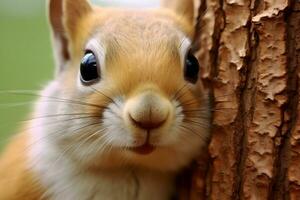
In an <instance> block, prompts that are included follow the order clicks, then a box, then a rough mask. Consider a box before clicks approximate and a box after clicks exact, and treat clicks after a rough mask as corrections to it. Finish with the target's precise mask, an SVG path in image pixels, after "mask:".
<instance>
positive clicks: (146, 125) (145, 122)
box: [129, 114, 166, 130]
mask: <svg viewBox="0 0 300 200" xmlns="http://www.w3.org/2000/svg"><path fill="white" fill-rule="evenodd" d="M129 116H130V119H131V121H132V122H133V124H135V125H136V126H138V127H140V128H142V129H146V130H151V129H156V128H159V127H160V126H162V125H163V124H164V123H165V121H166V119H153V118H149V119H137V120H136V119H134V117H132V116H131V115H130V114H129Z"/></svg>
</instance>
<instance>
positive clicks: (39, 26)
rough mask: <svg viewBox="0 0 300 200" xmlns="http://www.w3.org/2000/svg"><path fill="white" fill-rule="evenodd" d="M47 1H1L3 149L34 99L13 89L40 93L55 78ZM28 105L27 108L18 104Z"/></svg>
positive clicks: (114, 0)
mask: <svg viewBox="0 0 300 200" xmlns="http://www.w3.org/2000/svg"><path fill="white" fill-rule="evenodd" d="M46 2H47V1H46V0H26V1H24V0H0V149H1V148H3V146H4V144H6V143H7V142H8V138H9V136H10V135H11V134H13V133H15V132H17V130H18V129H19V128H20V127H21V124H22V122H23V121H24V120H26V118H28V115H29V113H30V110H31V108H32V103H29V102H34V99H35V98H34V97H30V96H26V95H25V96H24V95H12V94H8V93H7V92H6V91H10V90H40V89H41V88H43V86H44V85H46V84H47V82H48V81H49V80H51V79H52V78H53V73H54V66H53V58H52V49H51V41H50V34H49V27H48V23H47V18H46V14H45V13H46V9H45V8H46V5H45V4H46ZM93 3H97V4H99V5H104V6H108V5H113V6H115V5H118V6H128V7H141V6H142V7H144V6H146V7H148V6H157V5H158V0H93ZM19 103H21V104H22V103H25V104H24V105H17V104H19Z"/></svg>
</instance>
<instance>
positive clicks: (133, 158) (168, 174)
mask: <svg viewBox="0 0 300 200" xmlns="http://www.w3.org/2000/svg"><path fill="white" fill-rule="evenodd" d="M99 87H100V86H99ZM60 88H61V87H60V85H59V83H58V82H52V83H51V84H50V85H49V86H48V87H47V88H46V90H45V91H44V92H43V93H42V94H41V95H42V96H44V98H41V99H40V100H39V102H38V103H37V108H36V111H37V112H36V114H35V116H36V117H40V118H37V119H36V120H35V121H34V123H33V125H32V126H33V127H32V130H33V131H32V134H31V138H32V139H31V144H30V147H31V149H30V158H31V162H30V163H32V166H31V167H32V169H33V170H34V171H35V172H36V173H37V174H38V177H40V181H41V183H42V185H43V186H44V188H45V189H46V192H45V194H44V197H47V198H49V199H53V200H61V199H66V200H74V199H80V200H85V199H86V200H90V199H105V200H110V199H111V200H118V199H122V200H132V199H139V200H148V199H149V200H152V199H156V200H160V199H161V200H165V199H168V198H169V196H170V194H171V193H172V191H173V189H174V188H173V187H174V185H173V179H174V174H175V172H177V171H178V170H179V169H181V168H182V167H184V166H186V165H187V164H188V163H189V162H190V161H191V159H192V158H194V157H195V156H196V155H197V154H198V151H199V147H200V146H202V144H203V143H204V142H205V141H204V140H202V139H199V138H198V137H197V136H195V135H193V134H191V133H186V132H183V131H182V130H180V129H179V127H178V124H180V123H181V122H182V119H183V115H182V114H180V113H181V110H182V108H181V107H180V106H178V105H179V103H178V102H176V101H174V102H173V104H174V107H178V108H177V109H176V116H177V117H176V119H175V121H174V122H173V124H172V126H171V127H169V129H166V130H164V132H165V133H166V134H161V133H160V132H157V133H154V134H153V140H150V142H151V143H154V144H155V145H158V146H161V148H160V149H158V150H155V151H154V152H153V153H151V154H150V155H145V156H142V155H136V154H135V153H133V152H130V151H122V152H121V153H120V149H118V148H119V147H121V146H138V145H140V144H143V142H144V138H143V137H141V138H140V139H137V138H135V139H134V138H133V137H131V135H130V131H129V130H128V129H127V127H125V125H124V122H123V121H122V120H121V119H122V118H120V116H121V114H122V108H123V107H124V99H123V98H122V97H118V98H115V99H114V100H115V102H116V103H117V105H115V104H110V105H109V109H108V110H110V111H108V110H106V111H105V112H104V115H103V116H104V117H105V118H106V120H104V122H103V124H104V126H107V127H108V128H107V130H106V131H105V132H104V133H102V136H103V137H104V138H105V139H104V141H109V143H110V145H111V146H110V148H109V149H105V148H104V149H101V151H97V150H96V149H97V148H96V147H97V145H98V147H100V146H101V145H102V144H103V142H104V141H103V140H101V141H100V142H99V143H98V144H97V145H96V146H95V145H93V144H91V143H88V144H86V145H85V144H80V143H78V144H76V143H74V144H71V147H72V145H76V147H75V148H73V149H72V153H70V154H69V153H66V152H67V151H68V149H69V147H65V146H62V145H60V143H61V142H62V140H64V139H65V138H64V137H66V136H68V137H71V136H72V137H73V136H74V134H75V136H76V137H77V136H78V137H79V136H80V134H84V132H83V131H80V132H78V133H77V132H76V133H73V131H74V130H75V129H76V128H78V127H80V125H81V124H83V123H86V121H88V120H84V119H76V120H75V121H74V122H73V120H70V121H68V122H66V121H63V120H65V119H69V118H70V116H62V117H61V118H60V117H57V118H56V117H55V118H54V119H53V118H48V117H43V116H47V115H54V114H58V113H76V112H81V111H80V109H79V108H80V107H77V108H76V109H75V110H77V111H74V105H69V106H66V103H65V102H56V101H55V102H51V101H50V100H49V98H48V97H53V96H59V97H60V98H64V97H63V96H64V94H60V93H59V90H60ZM49 101H50V102H49ZM57 121H58V122H57ZM71 122H72V123H71ZM109 125H114V127H109ZM190 127H191V128H193V125H191V126H190ZM194 128H195V129H198V130H199V128H197V127H194ZM91 130H93V132H97V131H99V130H101V127H100V126H99V127H98V126H96V127H94V128H93V129H91ZM203 131H206V130H203ZM81 142H82V141H81ZM90 167H92V168H93V167H94V168H95V169H96V170H95V172H93V171H92V172H91V170H86V169H87V168H90Z"/></svg>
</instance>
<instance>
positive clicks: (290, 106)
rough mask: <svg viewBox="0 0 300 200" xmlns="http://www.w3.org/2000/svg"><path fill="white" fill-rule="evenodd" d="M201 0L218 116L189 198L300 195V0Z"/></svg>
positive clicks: (208, 79) (272, 199)
mask: <svg viewBox="0 0 300 200" xmlns="http://www.w3.org/2000/svg"><path fill="white" fill-rule="evenodd" d="M196 1H198V2H199V1H201V5H200V8H199V10H200V12H202V13H203V10H206V12H205V14H203V16H201V17H199V19H198V20H199V21H198V26H197V30H198V33H197V34H196V35H197V37H196V40H195V44H196V45H198V46H199V49H200V50H199V51H198V53H197V54H198V57H199V60H200V63H201V65H202V67H203V69H202V78H203V80H204V82H205V83H206V85H207V87H208V88H209V89H210V90H211V93H212V96H213V100H214V105H213V108H214V118H213V129H212V138H211V142H210V144H209V147H208V152H207V155H204V156H202V157H201V158H199V159H198V162H197V166H196V169H195V170H194V171H193V175H192V180H191V183H190V184H188V185H190V186H189V189H188V192H186V190H185V192H186V194H185V195H182V196H183V197H182V199H191V200H196V199H197V200H198V199H199V200H201V199H211V200H214V199H220V200H227V199H228V200H232V199H245V200H252V199H255V200H260V199H266V200H277V199H278V200H279V199H280V200H281V199H292V200H299V199H300V98H299V93H300V1H298V0H289V1H288V0H251V1H250V0H196ZM203 157H204V158H203Z"/></svg>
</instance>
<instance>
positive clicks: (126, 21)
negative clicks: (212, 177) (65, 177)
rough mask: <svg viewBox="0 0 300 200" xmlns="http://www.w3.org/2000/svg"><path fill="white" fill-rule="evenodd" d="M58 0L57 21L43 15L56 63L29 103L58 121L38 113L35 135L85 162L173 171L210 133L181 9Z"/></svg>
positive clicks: (203, 99) (189, 28)
mask: <svg viewBox="0 0 300 200" xmlns="http://www.w3.org/2000/svg"><path fill="white" fill-rule="evenodd" d="M52 2H55V1H52ZM65 2H66V3H63V4H62V9H61V10H60V11H61V12H58V11H57V9H56V10H55V12H58V13H56V15H57V14H59V13H60V14H61V18H62V19H63V20H62V22H57V21H56V20H57V19H51V20H52V21H51V23H52V28H53V36H54V38H55V40H54V42H57V41H58V42H59V45H58V48H57V49H56V54H57V59H58V62H57V63H58V65H59V66H60V69H59V70H58V73H57V77H56V79H55V80H54V81H53V82H52V83H50V84H49V86H48V87H46V89H45V90H44V91H43V94H42V96H43V97H42V98H41V99H40V101H39V103H38V104H37V109H36V115H38V116H42V115H57V116H58V117H57V118H56V120H58V121H59V122H58V123H57V122H54V123H53V122H51V120H50V119H49V118H42V119H39V120H38V122H37V123H39V124H42V125H39V126H38V127H39V128H38V132H39V133H40V137H41V138H44V139H43V142H45V143H48V144H50V143H51V145H55V146H58V149H59V151H61V152H62V154H63V155H64V156H65V155H66V156H67V157H69V158H71V160H75V161H76V162H77V163H78V165H83V166H86V167H92V168H93V167H95V168H119V167H124V166H131V167H138V168H148V169H153V170H161V171H176V170H178V169H180V168H181V167H183V166H185V165H187V164H188V163H189V162H190V161H191V159H193V158H194V157H195V156H196V155H198V154H199V152H201V148H202V147H203V146H204V145H205V144H206V143H207V139H208V137H209V131H208V129H209V106H208V102H207V97H206V93H205V91H204V90H203V88H202V85H201V81H200V80H199V79H198V70H199V65H198V62H197V60H196V59H195V57H194V56H193V55H192V53H191V51H190V48H191V37H192V35H193V32H192V31H191V30H192V25H191V24H189V23H188V20H187V18H183V17H180V16H177V15H176V14H175V13H173V12H172V11H171V10H163V9H162V10H143V11H141V10H127V11H123V10H120V9H108V8H106V9H104V8H95V7H91V6H90V5H89V4H88V3H87V2H86V1H76V2H77V4H78V5H76V4H75V3H71V2H74V1H65ZM79 2H80V3H79ZM82 4H83V5H82ZM50 6H51V5H50ZM52 6H57V5H52ZM63 11H64V12H65V13H63ZM53 12H54V11H53ZM68 13H69V14H68ZM70 13H72V18H71V17H68V15H70V16H71V14H70ZM74 13H75V14H76V15H74ZM50 14H51V10H50ZM60 23H61V24H60ZM62 28H63V30H65V33H64V34H62V35H60V34H59V33H60V32H61V29H62ZM57 30H59V31H60V32H59V31H57ZM48 97H55V98H57V99H60V100H58V101H55V102H51V101H49V98H48ZM45 138H46V139H45Z"/></svg>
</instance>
